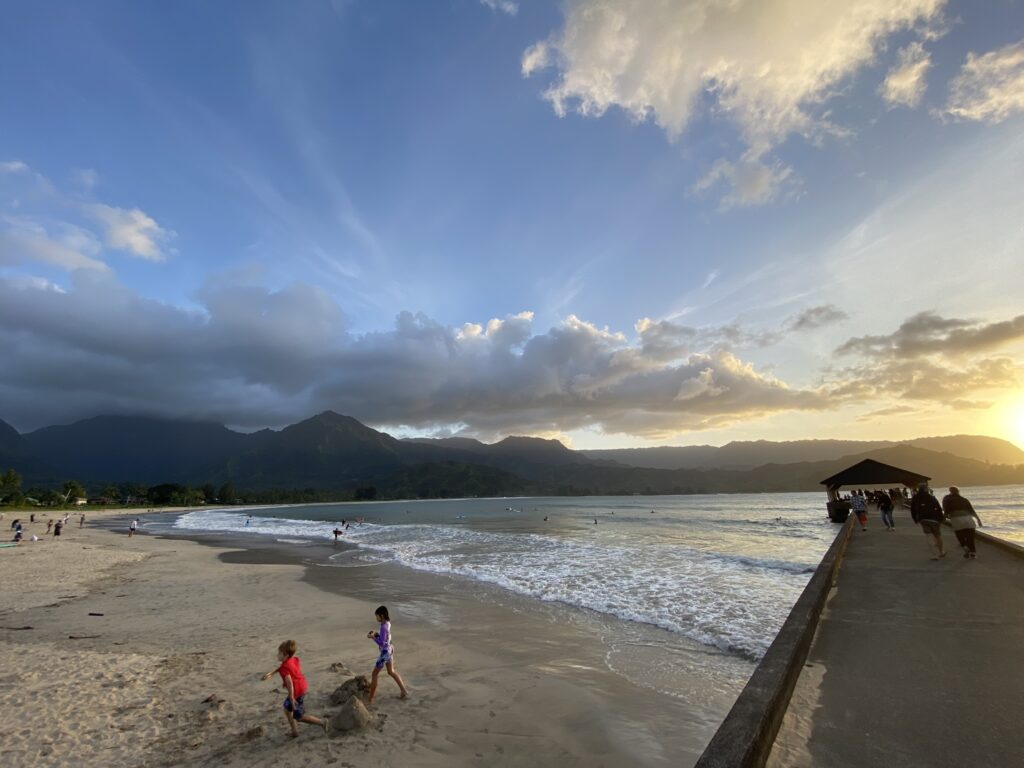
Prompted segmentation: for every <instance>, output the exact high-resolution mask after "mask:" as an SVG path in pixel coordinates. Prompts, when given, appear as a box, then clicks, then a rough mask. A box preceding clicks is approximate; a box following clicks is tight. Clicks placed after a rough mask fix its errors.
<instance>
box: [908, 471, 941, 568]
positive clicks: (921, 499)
mask: <svg viewBox="0 0 1024 768" xmlns="http://www.w3.org/2000/svg"><path fill="white" fill-rule="evenodd" d="M910 516H911V517H912V518H913V519H914V522H915V523H919V524H920V525H921V530H922V531H924V535H925V536H927V537H928V548H929V551H931V552H932V553H933V554H932V560H938V559H939V558H940V557H945V556H946V550H945V549H943V547H942V507H941V506H939V502H938V501H936V499H935V497H934V496H932V495H931V494H930V493H928V486H927V485H925V484H924V483H921V485H919V486H918V487H917V492H916V493H915V494H914V496H913V498H912V499H911V500H910ZM933 547H934V548H933Z"/></svg>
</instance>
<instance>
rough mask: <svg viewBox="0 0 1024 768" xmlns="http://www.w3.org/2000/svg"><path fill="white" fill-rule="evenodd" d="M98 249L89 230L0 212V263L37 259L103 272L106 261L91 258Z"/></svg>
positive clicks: (61, 265)
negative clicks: (0, 214)
mask: <svg viewBox="0 0 1024 768" xmlns="http://www.w3.org/2000/svg"><path fill="white" fill-rule="evenodd" d="M97 250H98V243H96V241H95V239H94V238H93V237H92V236H91V234H90V233H89V232H87V231H85V230H82V229H80V228H78V227H74V226H72V225H68V224H61V225H58V226H57V227H56V228H54V227H53V226H52V225H51V229H49V230H48V229H47V226H46V225H44V224H43V223H41V222H39V221H37V220H34V219H31V218H26V217H13V216H0V265H9V266H13V265H17V264H22V263H27V262H40V263H43V264H50V265H53V266H56V267H60V268H61V269H66V270H68V271H71V270H75V269H89V270H96V271H99V272H106V271H108V269H109V268H108V267H107V265H106V264H104V263H103V262H102V261H100V260H99V259H96V258H93V256H94V255H95V253H96V252H97Z"/></svg>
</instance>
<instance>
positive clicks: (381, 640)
mask: <svg viewBox="0 0 1024 768" xmlns="http://www.w3.org/2000/svg"><path fill="white" fill-rule="evenodd" d="M373 615H374V618H376V619H377V623H378V624H380V631H379V632H374V631H373V630H372V629H371V630H370V631H369V632H367V633H366V636H367V637H368V638H369V639H371V640H373V642H375V643H376V644H377V647H378V648H380V655H379V656H378V657H377V661H376V662H374V665H373V675H372V676H371V679H370V695H369V696H367V697H366V703H367V704H373V697H374V696H375V695H376V694H377V676H378V675H379V674H380V671H381V670H382V669H384V668H387V670H388V674H389V675H390V676H391V679H392V680H394V681H395V682H396V683H398V690H400V691H401V692H402V693H401V695H400V696H399V698H402V699H404V698H405V697H406V696H408V695H409V691H407V690H406V689H405V683H403V682H402V676H401V675H399V674H398V672H397V671H396V670H395V646H394V645H392V643H391V617H390V616H389V615H388V608H387V606H386V605H382V606H380V607H379V608H378V609H377V610H376V611H374V614H373Z"/></svg>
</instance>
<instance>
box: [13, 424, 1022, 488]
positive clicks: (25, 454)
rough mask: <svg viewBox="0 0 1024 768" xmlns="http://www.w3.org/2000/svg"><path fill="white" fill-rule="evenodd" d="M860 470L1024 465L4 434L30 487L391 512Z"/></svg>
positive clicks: (809, 445) (940, 458)
mask: <svg viewBox="0 0 1024 768" xmlns="http://www.w3.org/2000/svg"><path fill="white" fill-rule="evenodd" d="M864 458H873V459H876V460H878V461H882V462H885V463H887V464H895V465H897V466H902V467H905V468H907V469H911V470H913V471H915V472H918V473H921V474H925V475H928V476H931V477H932V478H933V483H934V484H936V485H942V484H949V483H954V482H955V483H958V484H960V485H964V486H971V485H998V484H1007V483H1022V482H1024V451H1021V450H1020V449H1019V448H1017V447H1016V446H1014V445H1013V444H1012V443H1009V442H1007V441H1005V440H999V439H997V438H991V437H984V436H973V435H954V436H948V437H929V438H918V439H913V440H908V441H906V442H899V443H897V442H892V441H853V440H803V441H793V442H770V441H756V442H733V443H729V444H727V445H724V446H721V447H714V446H688V447H665V448H642V449H623V450H601V451H591V450H588V451H573V450H571V449H569V448H567V447H566V446H565V445H563V444H562V443H560V442H559V441H557V440H544V439H540V438H534V437H508V438H506V439H504V440H502V441H500V442H497V443H492V444H487V443H482V442H480V441H477V440H472V439H469V438H446V439H431V438H415V439H403V440H399V439H396V438H394V437H392V436H391V435H388V434H387V433H384V432H379V431H377V430H375V429H371V428H370V427H367V426H366V425H364V424H362V423H360V422H359V421H357V420H356V419H353V418H351V417H349V416H343V415H340V414H337V413H334V412H331V411H325V412H324V413H321V414H318V415H317V416H314V417H312V418H309V419H306V420H304V421H301V422H299V423H297V424H292V425H291V426H288V427H285V428H284V429H281V430H270V429H265V430H261V431H259V432H254V433H248V434H246V433H241V432H235V431H233V430H230V429H228V428H227V427H225V426H223V425H221V424H215V423H210V422H195V421H183V420H169V419H158V418H151V417H141V416H97V417H94V418H90V419H84V420H82V421H78V422H75V423H73V424H68V425H61V426H52V427H45V428H43V429H39V430H36V431H34V432H28V433H26V434H19V433H18V432H17V431H16V430H15V429H13V428H12V427H11V426H10V425H8V424H6V423H5V422H3V421H0V471H2V470H4V469H7V468H13V469H15V470H17V471H18V472H19V473H21V475H22V476H23V478H24V485H25V486H26V487H28V486H31V485H56V484H59V483H61V482H63V481H65V480H67V479H75V480H77V481H79V482H82V483H85V484H86V485H87V486H88V487H93V486H99V485H100V484H106V483H121V482H135V483H141V484H146V485H153V484H158V483H180V484H186V485H202V484H206V483H211V484H221V483H232V484H233V485H234V486H235V487H237V488H239V489H254V490H258V489H271V488H296V489H297V488H313V489H318V490H326V491H330V492H332V493H334V494H335V495H336V496H338V497H345V496H346V494H351V493H353V492H354V491H355V489H357V488H359V487H361V486H367V485H373V486H374V487H375V488H376V489H378V491H379V492H380V496H381V497H385V496H386V497H392V498H399V497H437V496H474V495H479V496H501V495H518V494H525V495H542V494H606V493H607V494H629V493H726V492H752V491H753V492H756V491H797V490H820V487H821V486H820V485H819V481H820V480H821V479H822V478H824V477H827V476H829V475H831V474H834V473H835V472H837V471H839V470H841V469H843V468H844V467H846V466H849V465H850V464H853V463H855V462H857V461H860V460H861V459H864Z"/></svg>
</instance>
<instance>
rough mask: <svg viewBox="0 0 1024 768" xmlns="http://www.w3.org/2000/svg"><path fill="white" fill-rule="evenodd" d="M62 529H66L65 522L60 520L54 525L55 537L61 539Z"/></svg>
mask: <svg viewBox="0 0 1024 768" xmlns="http://www.w3.org/2000/svg"><path fill="white" fill-rule="evenodd" d="M62 530H64V523H62V522H61V521H60V520H58V521H57V524H56V525H55V526H53V538H55V539H59V538H60V532H61V531H62Z"/></svg>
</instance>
